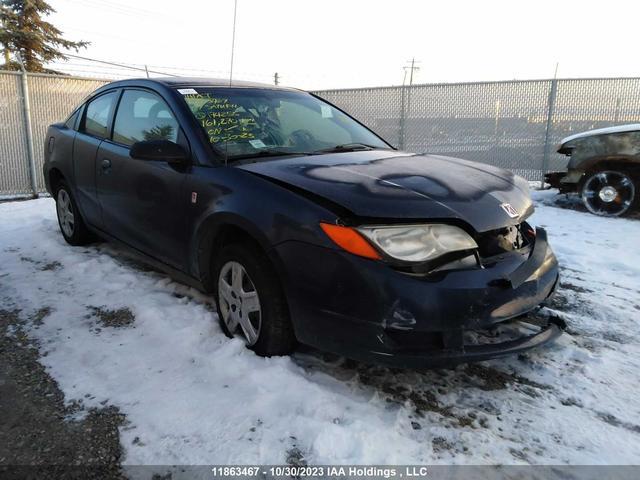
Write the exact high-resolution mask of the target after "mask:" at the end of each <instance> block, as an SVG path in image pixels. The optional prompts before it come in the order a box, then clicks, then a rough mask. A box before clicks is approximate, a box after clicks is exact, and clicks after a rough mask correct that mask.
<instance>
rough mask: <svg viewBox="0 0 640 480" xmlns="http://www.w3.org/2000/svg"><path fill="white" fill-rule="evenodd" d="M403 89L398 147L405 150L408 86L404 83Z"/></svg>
mask: <svg viewBox="0 0 640 480" xmlns="http://www.w3.org/2000/svg"><path fill="white" fill-rule="evenodd" d="M401 88H402V90H400V134H399V138H398V149H400V150H404V128H405V127H404V124H405V119H406V107H405V98H406V88H407V87H406V86H404V85H402V87H401Z"/></svg>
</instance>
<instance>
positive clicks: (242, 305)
mask: <svg viewBox="0 0 640 480" xmlns="http://www.w3.org/2000/svg"><path fill="white" fill-rule="evenodd" d="M213 274H214V275H215V277H214V278H216V279H217V285H216V289H215V292H214V295H215V299H216V305H217V309H218V318H219V320H220V326H221V328H222V330H223V331H224V333H225V334H226V335H227V336H229V337H233V336H234V335H235V334H236V333H241V334H242V336H243V337H244V339H245V342H246V343H247V346H248V347H249V348H251V349H252V350H254V351H255V352H256V353H257V354H258V355H262V356H272V355H288V354H289V353H291V352H292V351H293V349H294V346H295V336H294V333H293V328H292V326H291V321H290V319H289V313H288V309H287V305H286V300H285V298H284V293H283V291H282V287H281V286H280V282H279V279H278V277H277V275H276V273H275V271H274V269H273V267H272V266H271V263H270V262H269V260H268V259H267V258H266V256H265V255H264V254H263V253H261V252H260V251H259V250H258V249H257V248H256V247H254V246H253V245H252V244H250V243H238V244H233V245H228V246H226V247H223V248H222V250H221V251H220V253H219V254H218V255H217V258H216V260H215V262H214V271H213Z"/></svg>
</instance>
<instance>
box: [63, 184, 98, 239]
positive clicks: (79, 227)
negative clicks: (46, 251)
mask: <svg viewBox="0 0 640 480" xmlns="http://www.w3.org/2000/svg"><path fill="white" fill-rule="evenodd" d="M65 198H68V208H69V210H70V212H71V214H72V215H73V223H72V227H71V230H69V228H68V226H67V227H66V228H65V226H64V223H65V220H64V218H63V214H62V210H63V208H62V205H63V204H64V200H65ZM55 201H56V214H57V216H58V226H59V227H60V233H62V236H63V237H64V239H65V240H66V241H67V243H68V244H69V245H74V246H79V245H86V244H88V243H91V242H92V241H93V240H94V237H93V235H92V234H91V232H90V231H89V229H87V226H86V225H85V223H84V220H83V218H82V215H81V214H80V210H79V209H78V205H77V203H76V200H75V198H74V197H73V193H72V192H71V189H70V188H69V186H68V185H67V184H66V183H65V182H64V181H61V182H60V183H58V185H57V186H56V191H55ZM67 225H69V224H68V223H67Z"/></svg>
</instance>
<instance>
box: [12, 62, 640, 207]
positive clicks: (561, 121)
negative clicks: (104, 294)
mask: <svg viewBox="0 0 640 480" xmlns="http://www.w3.org/2000/svg"><path fill="white" fill-rule="evenodd" d="M25 78H26V80H27V81H26V85H25V82H24V80H25ZM104 83H105V81H102V80H96V79H83V78H75V77H67V76H53V75H41V74H28V75H27V76H26V77H25V76H24V74H21V73H16V72H0V133H1V135H0V196H11V195H19V194H29V193H32V192H33V191H34V190H35V191H36V192H41V191H43V189H44V182H43V179H42V173H41V171H42V153H43V152H42V148H43V145H44V135H45V132H46V128H47V126H48V125H49V124H51V123H54V122H58V121H61V120H63V119H64V118H65V117H66V116H67V115H68V114H69V113H70V112H71V110H72V108H73V107H74V106H75V105H77V104H79V103H80V102H81V101H82V99H83V98H84V97H85V96H86V95H87V94H88V93H90V92H91V91H93V90H94V89H96V88H98V87H99V86H100V85H103V84H104ZM25 87H26V88H25ZM25 91H26V92H27V93H28V99H29V102H27V103H28V104H29V106H30V109H29V116H28V118H29V119H30V122H28V121H27V106H26V103H25V101H24V100H25V96H24V93H25ZM317 93H318V94H319V95H320V96H321V97H324V98H326V99H327V100H328V101H330V102H332V103H335V104H336V105H338V106H339V107H341V108H343V109H344V110H346V111H347V112H349V113H350V114H352V115H353V116H354V117H356V118H358V119H359V120H361V121H362V122H363V123H365V124H366V125H368V126H370V127H371V128H373V129H374V130H375V131H376V132H377V133H379V134H380V135H381V136H382V137H384V138H385V139H387V140H388V141H389V142H390V143H392V144H393V145H395V146H397V147H399V148H401V149H404V150H407V151H411V152H420V153H421V152H430V153H437V154H441V155H450V156H457V157H462V158H467V159H469V160H476V161H479V162H485V163H490V164H493V165H497V166H500V167H503V168H507V169H510V170H512V171H514V172H516V173H518V174H520V175H523V176H524V177H525V178H528V179H529V180H540V179H541V178H542V175H543V173H544V172H545V171H549V170H559V169H562V168H564V166H565V164H566V161H567V159H566V157H564V156H561V155H558V154H556V153H555V145H556V144H557V143H558V142H559V141H560V139H561V138H562V137H564V136H566V135H570V134H571V133H575V132H581V131H585V130H590V129H593V128H599V127H606V126H611V125H615V124H623V123H640V78H602V79H575V80H531V81H508V82H480V83H453V84H451V83H449V84H430V85H414V86H411V87H408V86H407V87H378V88H362V89H350V90H326V91H321V92H317ZM29 123H30V126H31V128H30V129H29V128H28V127H29ZM29 130H31V135H30V134H29ZM30 138H31V139H32V142H33V155H32V158H30V157H31V155H30V153H29V139H30ZM31 164H33V170H32V169H31V168H30V165H31ZM32 171H33V172H34V173H35V176H34V178H32V176H31V172H32Z"/></svg>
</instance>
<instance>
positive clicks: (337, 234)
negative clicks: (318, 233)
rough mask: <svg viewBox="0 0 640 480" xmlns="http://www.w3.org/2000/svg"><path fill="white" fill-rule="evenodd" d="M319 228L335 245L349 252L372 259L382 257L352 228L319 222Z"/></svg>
mask: <svg viewBox="0 0 640 480" xmlns="http://www.w3.org/2000/svg"><path fill="white" fill-rule="evenodd" d="M320 228H322V230H323V231H324V233H326V234H327V236H328V237H329V238H330V239H331V240H333V242H334V243H335V244H336V245H338V246H339V247H341V248H343V249H345V250H346V251H347V252H349V253H353V254H354V255H359V256H360V257H365V258H371V259H374V260H380V258H382V257H380V254H379V253H378V252H377V251H376V249H375V248H373V247H372V246H371V244H370V243H369V242H368V241H367V240H365V238H364V237H363V236H362V235H360V233H358V232H357V231H356V230H354V229H353V228H349V227H341V226H339V225H331V224H330V223H320Z"/></svg>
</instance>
